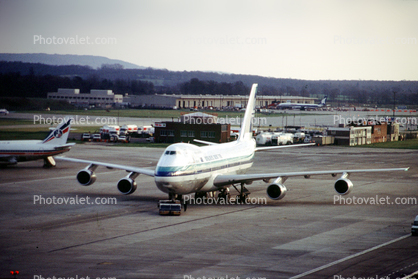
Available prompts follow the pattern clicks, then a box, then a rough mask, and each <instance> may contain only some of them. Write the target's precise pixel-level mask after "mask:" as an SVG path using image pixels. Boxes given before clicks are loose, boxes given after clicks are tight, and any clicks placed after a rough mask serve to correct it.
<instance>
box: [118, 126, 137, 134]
mask: <svg viewBox="0 0 418 279" xmlns="http://www.w3.org/2000/svg"><path fill="white" fill-rule="evenodd" d="M135 133H138V126H137V125H133V124H125V125H123V126H122V127H120V132H119V134H120V135H125V136H127V135H132V134H135Z"/></svg>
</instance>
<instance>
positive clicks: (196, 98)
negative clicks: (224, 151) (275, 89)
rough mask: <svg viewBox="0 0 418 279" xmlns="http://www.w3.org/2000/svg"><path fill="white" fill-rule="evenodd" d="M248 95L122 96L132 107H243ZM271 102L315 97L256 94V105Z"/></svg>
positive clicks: (310, 100) (309, 100)
mask: <svg viewBox="0 0 418 279" xmlns="http://www.w3.org/2000/svg"><path fill="white" fill-rule="evenodd" d="M248 97H249V96H239V95H167V94H154V95H129V96H125V97H124V98H123V102H124V103H128V104H130V106H132V107H147V108H208V107H213V108H222V107H233V108H245V107H246V106H247V102H248ZM273 102H290V103H299V104H314V103H315V98H309V97H300V96H262V95H259V96H257V102H256V106H258V107H265V106H268V105H270V104H272V103H273Z"/></svg>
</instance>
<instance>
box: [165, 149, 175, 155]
mask: <svg viewBox="0 0 418 279" xmlns="http://www.w3.org/2000/svg"><path fill="white" fill-rule="evenodd" d="M175 154H176V151H170V150H167V151H166V152H165V155H175Z"/></svg>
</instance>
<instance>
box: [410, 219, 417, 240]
mask: <svg viewBox="0 0 418 279" xmlns="http://www.w3.org/2000/svg"><path fill="white" fill-rule="evenodd" d="M411 225H412V226H411V233H412V235H414V236H416V235H418V215H417V216H416V217H415V220H414V222H413V223H412V224H411Z"/></svg>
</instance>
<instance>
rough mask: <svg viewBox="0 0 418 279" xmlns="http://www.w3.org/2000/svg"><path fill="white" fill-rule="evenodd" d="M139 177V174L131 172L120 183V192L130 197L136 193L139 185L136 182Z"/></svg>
mask: <svg viewBox="0 0 418 279" xmlns="http://www.w3.org/2000/svg"><path fill="white" fill-rule="evenodd" d="M138 175H139V173H135V172H131V173H130V174H129V175H128V176H126V177H124V178H122V179H121V180H119V181H118V190H119V192H121V193H122V194H124V195H130V194H132V193H133V192H135V190H136V188H137V184H136V182H135V180H134V179H135V178H136V177H137V176H138Z"/></svg>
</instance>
